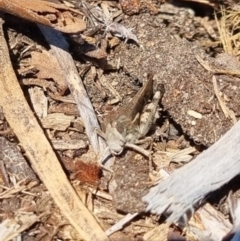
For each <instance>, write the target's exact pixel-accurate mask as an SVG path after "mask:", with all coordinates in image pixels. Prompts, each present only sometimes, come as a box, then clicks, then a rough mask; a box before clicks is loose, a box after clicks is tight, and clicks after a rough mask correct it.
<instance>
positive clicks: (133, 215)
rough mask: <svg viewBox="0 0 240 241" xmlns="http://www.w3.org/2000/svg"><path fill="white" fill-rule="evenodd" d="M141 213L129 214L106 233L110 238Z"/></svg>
mask: <svg viewBox="0 0 240 241" xmlns="http://www.w3.org/2000/svg"><path fill="white" fill-rule="evenodd" d="M138 214H139V213H134V214H130V213H129V214H127V215H126V216H125V217H124V218H123V219H121V220H120V221H118V222H117V223H116V224H114V225H113V226H112V227H111V228H109V229H108V230H107V231H106V232H105V233H106V235H107V236H110V235H111V234H113V233H115V232H117V231H119V230H121V229H122V228H123V226H124V225H125V224H126V223H128V222H130V221H131V220H132V219H134V218H135V217H136V216H137V215H138Z"/></svg>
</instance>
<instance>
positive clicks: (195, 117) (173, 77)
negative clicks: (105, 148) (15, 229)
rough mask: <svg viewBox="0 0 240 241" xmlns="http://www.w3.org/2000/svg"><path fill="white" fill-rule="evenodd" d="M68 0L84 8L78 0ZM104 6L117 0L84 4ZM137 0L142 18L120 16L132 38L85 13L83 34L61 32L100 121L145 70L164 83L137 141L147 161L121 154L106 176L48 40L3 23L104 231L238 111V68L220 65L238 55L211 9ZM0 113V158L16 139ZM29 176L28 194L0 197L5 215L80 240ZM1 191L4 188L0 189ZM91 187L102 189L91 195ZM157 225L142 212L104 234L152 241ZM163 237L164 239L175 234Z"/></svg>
mask: <svg viewBox="0 0 240 241" xmlns="http://www.w3.org/2000/svg"><path fill="white" fill-rule="evenodd" d="M64 2H65V4H68V5H69V4H71V6H74V7H75V8H79V9H80V10H81V11H83V10H84V9H85V12H84V13H86V12H87V11H86V8H84V7H83V5H81V4H80V3H79V2H78V1H72V2H70V1H64ZM103 3H104V4H105V5H104V6H105V7H106V8H107V9H108V10H109V11H110V12H112V14H114V13H116V12H117V11H118V10H119V9H120V8H119V4H118V3H117V2H111V1H107V2H102V3H101V2H100V1H99V2H92V1H89V2H87V3H86V4H87V6H92V7H96V6H98V7H99V8H100V9H103V7H104V6H103V5H101V4H103ZM84 6H85V5H84ZM141 6H142V7H141V10H140V12H139V13H138V14H135V15H131V16H128V15H126V14H122V15H120V16H118V19H119V23H120V24H122V26H125V28H126V29H130V28H132V33H133V34H134V35H128V37H129V39H126V38H125V36H126V35H127V34H125V33H124V31H122V34H121V36H119V33H118V34H116V33H115V32H114V31H107V25H106V24H105V23H103V22H102V21H99V19H98V20H96V19H95V18H97V17H96V15H95V16H92V15H91V14H89V12H88V16H87V17H86V19H87V20H86V21H88V24H89V25H90V26H89V27H88V28H87V29H86V31H85V32H84V33H83V36H82V37H79V36H76V35H74V36H73V35H67V34H66V35H64V36H65V37H66V39H67V41H68V43H69V44H70V50H71V54H72V56H73V58H74V60H75V63H76V66H77V68H78V71H79V75H80V76H81V78H82V79H83V82H84V85H85V88H86V90H87V93H88V95H89V97H90V100H91V102H92V104H93V106H94V108H95V111H96V113H97V116H98V120H99V122H100V124H101V125H102V126H103V127H104V124H105V120H106V116H107V115H108V114H111V111H114V110H116V109H117V108H119V107H120V106H124V105H127V104H128V102H129V101H130V100H131V98H132V97H133V96H134V95H135V94H136V93H137V91H138V90H139V89H140V88H141V86H142V85H143V83H144V81H145V80H146V77H147V74H148V73H153V74H154V89H155V90H156V88H157V86H158V84H160V83H163V84H164V87H165V93H164V96H163V98H162V99H161V103H159V109H158V116H157V119H156V123H154V125H153V126H152V127H151V130H150V131H149V133H148V136H149V137H152V141H151V142H150V143H147V144H144V145H143V147H144V148H146V149H150V148H151V150H152V152H153V160H152V163H151V165H150V164H149V160H147V159H146V158H144V157H143V156H141V155H140V154H138V153H136V152H134V151H131V150H125V151H124V152H123V154H122V155H120V156H118V157H116V158H115V164H114V166H113V167H112V170H113V174H112V175H111V179H110V180H107V181H106V180H104V178H103V177H102V176H103V175H102V170H101V168H99V166H98V165H97V164H96V159H94V154H93V151H92V148H91V146H89V142H88V138H87V136H86V134H85V129H84V126H83V123H82V121H81V117H80V116H79V113H78V109H77V106H76V104H75V103H74V100H73V98H72V96H71V93H70V91H69V89H68V88H67V86H66V84H65V83H63V82H62V80H61V76H59V75H58V74H59V73H58V69H57V68H55V67H54V59H53V58H52V56H51V52H49V46H48V44H47V42H46V41H45V39H44V37H43V36H42V34H41V33H40V31H39V29H38V28H37V26H36V25H35V24H33V23H30V22H27V21H25V20H22V19H20V18H17V17H14V16H12V15H8V14H6V15H5V26H4V29H5V34H6V39H7V41H8V45H9V50H10V56H11V60H12V65H13V67H14V70H15V72H16V74H17V77H18V80H19V83H20V84H21V87H22V89H23V91H24V94H25V97H26V99H27V100H28V101H29V104H30V105H31V106H32V108H33V109H34V111H35V112H36V111H37V110H36V109H35V107H34V105H35V104H34V103H33V100H32V96H35V98H37V100H35V102H39V103H41V104H42V105H45V104H44V103H45V102H44V101H45V99H44V100H42V99H41V98H42V94H44V95H45V97H46V99H47V102H48V108H47V113H46V115H45V117H44V118H42V120H41V121H40V122H41V125H42V127H43V128H44V129H45V131H46V134H47V135H48V138H49V139H50V140H52V141H56V143H55V144H56V145H57V144H58V145H59V146H58V148H57V147H56V148H55V151H56V153H57V155H58V157H59V160H60V161H61V164H62V166H63V168H64V170H65V172H66V174H67V176H68V178H69V180H70V181H71V183H72V185H73V186H74V188H75V189H76V190H77V192H78V193H79V195H81V198H82V200H84V202H85V204H86V206H87V207H88V208H89V209H90V210H91V211H92V213H93V214H94V215H95V217H96V218H97V220H98V222H99V223H100V225H101V226H102V228H103V229H104V230H107V229H108V228H110V227H111V226H112V225H113V224H115V223H116V222H117V221H119V220H120V219H121V218H123V217H124V215H126V214H127V213H135V212H143V211H144V207H145V204H144V203H142V201H141V198H142V197H143V196H144V195H145V194H146V193H147V192H148V190H149V188H150V187H151V185H152V184H153V183H154V182H155V181H156V180H158V172H159V170H160V169H164V170H166V171H168V172H169V173H171V172H172V171H173V170H174V169H176V168H179V167H180V166H181V165H183V164H184V163H186V162H188V161H190V160H191V159H192V158H193V157H195V156H196V155H197V154H199V153H200V152H201V151H203V150H204V149H206V148H207V147H209V146H210V145H212V144H213V143H215V142H216V140H218V139H219V138H220V137H221V136H222V135H223V134H224V133H225V132H226V131H227V130H229V129H230V128H231V126H232V125H233V123H235V122H236V121H237V120H238V119H239V115H240V94H239V93H240V91H239V88H240V84H239V83H240V82H239V78H238V77H237V76H239V74H226V73H224V70H225V71H226V72H230V71H233V72H234V71H236V70H238V69H240V63H239V61H238V58H237V57H236V56H232V55H230V54H229V53H226V51H224V49H223V47H222V45H221V44H220V42H219V30H218V28H217V23H216V21H215V19H214V9H213V7H212V6H209V5H208V4H201V3H192V2H179V1H178V3H174V2H173V3H162V4H160V3H159V2H150V1H149V2H148V1H145V2H142V5H141ZM216 11H218V10H216ZM102 14H103V13H102ZM90 18H92V19H94V21H99V24H101V27H100V28H99V29H94V28H93V26H91V24H90V23H91V21H90V20H89V19H90ZM115 31H116V30H115ZM114 34H115V36H114ZM128 34H129V32H128ZM135 38H137V41H136V39H135ZM95 48H97V49H98V50H99V51H98V52H96V53H94V54H93V55H90V54H87V52H88V50H89V49H90V50H91V49H95ZM104 55H105V57H104ZM103 57H104V58H103ZM214 74H215V75H214ZM214 78H215V79H214ZM214 83H216V85H214ZM32 92H34V93H35V94H32ZM38 94H39V95H38ZM217 96H219V98H217ZM223 105H224V106H225V109H224V108H223V107H222V106H223ZM223 109H224V110H223ZM63 114H64V116H63ZM0 118H1V119H0V121H1V123H0V124H1V126H0V127H1V133H2V135H3V136H5V137H6V138H7V139H8V140H9V141H10V142H11V143H14V144H13V146H11V144H9V143H5V139H2V140H1V143H0V145H1V146H0V161H1V163H2V162H3V160H4V155H3V154H2V153H3V148H9V150H10V151H9V152H11V151H12V152H14V151H13V149H14V148H16V143H17V140H16V138H15V137H14V133H12V132H11V130H10V131H8V132H7V131H6V130H9V128H11V127H9V126H8V124H7V123H6V120H5V119H4V114H1V116H0ZM51 118H52V119H51ZM59 140H61V141H62V142H69V143H71V144H72V145H73V146H74V148H71V147H69V148H68V147H65V146H64V147H62V146H61V145H62V144H61V143H59ZM57 141H58V142H57ZM4 143H5V144H4ZM79 143H80V144H79ZM53 145H54V144H53ZM76 146H77V147H76ZM191 147H192V149H191V151H189V152H188V153H185V154H184V155H182V156H177V157H174V154H175V153H178V152H179V151H181V150H184V149H187V148H191ZM4 150H5V149H4ZM16 152H17V150H16ZM20 158H22V157H21V156H20ZM3 163H4V162H3ZM1 166H2V171H1V172H2V173H3V174H2V186H6V187H9V188H10V187H11V185H12V184H11V182H12V179H11V172H14V173H15V172H17V171H16V170H14V171H13V170H12V169H13V168H14V165H13V166H10V165H8V164H6V162H5V163H4V164H1ZM26 168H28V167H26ZM25 172H26V173H28V175H27V177H28V178H29V177H30V179H31V180H35V181H36V184H34V185H33V186H32V187H30V188H29V191H28V192H30V193H31V195H28V193H24V192H19V193H18V192H16V193H12V195H10V196H8V197H5V196H3V198H1V201H0V215H1V221H2V220H4V219H5V218H7V217H14V215H15V211H16V210H23V211H25V210H31V211H32V212H34V213H36V214H37V215H38V216H39V222H37V223H35V224H34V225H33V226H32V227H31V228H30V229H28V230H25V231H24V232H23V233H22V240H24V241H30V240H31V241H32V240H33V241H35V240H36V241H37V240H51V239H52V240H80V239H79V238H78V236H77V234H76V233H74V230H73V229H72V228H71V226H69V225H68V223H67V220H65V219H64V217H63V216H62V215H61V213H60V212H59V210H58V208H57V207H56V206H55V204H54V203H53V201H52V199H51V197H50V196H49V193H48V192H47V190H46V189H45V187H44V186H43V185H42V184H39V181H38V179H37V177H36V176H35V174H34V172H32V170H29V171H25ZM9 176H10V177H9ZM22 178H23V177H17V178H16V179H17V180H21V179H22ZM235 186H236V185H235ZM235 189H237V188H236V187H235ZM4 190H5V189H4V188H3V187H2V188H1V191H2V192H3V191H4ZM95 190H100V191H99V192H100V193H103V194H102V195H97V194H96V192H95ZM224 195H225V193H224V194H221V193H220V194H219V197H218V195H216V200H215V199H214V200H211V201H212V203H214V205H215V207H216V208H217V209H218V210H220V211H222V212H223V213H224V215H226V218H228V215H229V211H228V209H227V208H226V209H225V206H226V202H225V196H224ZM212 199H213V198H212ZM159 223H161V221H159V220H158V217H156V216H151V215H149V214H142V215H140V216H138V217H137V218H135V219H134V220H133V221H132V222H131V223H129V224H126V225H125V226H124V228H123V229H122V230H121V231H119V232H117V233H115V234H113V235H112V236H110V238H111V240H119V241H124V240H157V239H148V238H147V235H146V234H147V233H148V232H150V231H151V230H152V229H153V228H154V227H156V226H158V225H159ZM166 230H167V233H168V234H172V233H174V235H176V236H178V240H190V239H189V238H188V237H186V236H184V233H182V234H180V233H181V232H180V231H179V230H178V229H176V228H172V227H171V228H169V227H166ZM168 234H167V236H169V239H168V240H173V239H171V235H168ZM159 240H160V239H159ZM174 240H175V239H174Z"/></svg>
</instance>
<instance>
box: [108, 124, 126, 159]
mask: <svg viewBox="0 0 240 241" xmlns="http://www.w3.org/2000/svg"><path fill="white" fill-rule="evenodd" d="M106 142H107V144H108V147H109V149H110V151H111V153H112V154H113V155H120V154H121V153H122V151H123V148H124V145H125V143H126V140H125V138H124V137H123V136H122V134H120V133H119V132H118V130H117V128H116V127H115V126H114V125H111V124H108V125H107V127H106Z"/></svg>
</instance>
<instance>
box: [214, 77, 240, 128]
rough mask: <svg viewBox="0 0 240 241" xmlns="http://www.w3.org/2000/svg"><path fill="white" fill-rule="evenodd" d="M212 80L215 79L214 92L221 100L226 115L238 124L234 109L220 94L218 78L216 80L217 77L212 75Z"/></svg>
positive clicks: (220, 103)
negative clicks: (227, 104) (231, 108)
mask: <svg viewBox="0 0 240 241" xmlns="http://www.w3.org/2000/svg"><path fill="white" fill-rule="evenodd" d="M212 81H213V88H214V92H215V95H216V97H217V99H218V102H219V105H220V107H221V109H222V111H223V113H224V115H225V117H226V118H231V119H232V122H233V124H236V123H237V118H236V116H235V114H234V112H233V111H232V110H230V109H229V108H228V107H227V106H226V104H225V103H224V101H223V100H222V98H221V96H220V94H219V90H218V86H217V80H216V77H215V76H213V77H212Z"/></svg>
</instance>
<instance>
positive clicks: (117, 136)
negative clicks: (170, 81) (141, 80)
mask: <svg viewBox="0 0 240 241" xmlns="http://www.w3.org/2000/svg"><path fill="white" fill-rule="evenodd" d="M163 93H164V87H163V85H161V88H160V90H157V91H156V92H155V94H154V95H153V75H152V74H148V80H147V82H146V83H145V84H144V85H143V87H142V88H141V89H140V90H139V91H138V93H137V94H136V95H135V96H134V97H133V99H132V100H131V101H130V103H129V104H128V105H126V106H123V107H120V108H119V109H118V110H117V111H114V112H113V113H110V114H109V115H108V117H107V123H106V129H105V134H103V135H101V134H100V135H101V136H102V137H103V138H104V139H105V140H106V142H107V145H108V148H109V150H110V152H111V153H112V154H113V155H119V154H121V153H122V151H123V149H124V148H125V147H127V148H131V149H134V150H136V151H137V152H139V153H141V154H143V155H144V156H147V157H149V155H150V153H149V152H148V151H146V150H145V149H143V148H141V147H139V146H137V145H135V144H137V142H138V140H139V139H140V138H142V137H144V136H145V135H146V134H147V133H148V131H149V129H150V127H151V125H152V123H153V121H154V119H155V114H156V111H157V108H158V104H159V101H160V99H161V97H162V95H163ZM149 100H152V102H151V103H150V104H149V105H148V106H147V107H146V108H145V109H144V107H145V106H146V104H147V102H148V101H149Z"/></svg>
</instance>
